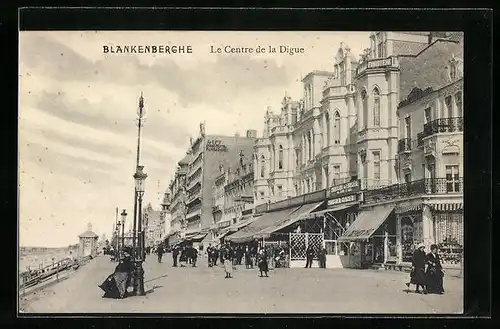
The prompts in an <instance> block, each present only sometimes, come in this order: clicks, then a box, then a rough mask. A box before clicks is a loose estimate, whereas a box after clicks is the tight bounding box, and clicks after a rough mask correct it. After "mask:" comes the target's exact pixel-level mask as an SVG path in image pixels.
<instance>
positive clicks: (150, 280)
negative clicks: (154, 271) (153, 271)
mask: <svg viewBox="0 0 500 329" xmlns="http://www.w3.org/2000/svg"><path fill="white" fill-rule="evenodd" d="M167 276H168V274H165V275H162V276H157V277H156V278H152V279H149V280H147V281H144V283H148V282H152V281H155V280H158V279H161V278H166V277H167Z"/></svg>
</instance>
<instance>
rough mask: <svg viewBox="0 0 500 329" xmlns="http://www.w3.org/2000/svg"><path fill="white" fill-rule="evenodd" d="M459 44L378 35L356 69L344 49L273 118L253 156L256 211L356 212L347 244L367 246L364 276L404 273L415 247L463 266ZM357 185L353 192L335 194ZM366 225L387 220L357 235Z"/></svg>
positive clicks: (453, 39) (437, 35)
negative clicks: (316, 205) (316, 204)
mask: <svg viewBox="0 0 500 329" xmlns="http://www.w3.org/2000/svg"><path fill="white" fill-rule="evenodd" d="M461 40H462V35H461V34H460V33H443V32H432V33H431V32H408V33H404V32H376V33H372V34H371V36H370V48H368V49H367V50H366V52H365V53H364V54H363V55H362V56H361V58H360V59H359V60H358V59H357V58H356V57H355V56H354V55H353V54H352V53H351V51H350V49H349V47H348V46H347V45H346V44H345V43H341V45H340V47H339V50H338V52H337V54H336V56H335V58H334V62H333V70H332V71H331V72H324V71H313V72H311V73H309V74H308V75H306V76H305V77H304V79H303V80H302V83H303V86H304V89H303V90H304V92H303V98H302V99H301V100H299V101H293V100H291V99H290V97H288V96H287V95H285V97H284V99H283V102H282V108H281V112H280V113H278V114H275V113H273V112H272V111H270V109H268V111H267V112H266V115H265V127H264V134H263V137H262V138H259V139H258V140H257V142H256V144H255V147H254V168H255V171H256V175H255V179H254V198H255V206H256V207H257V206H259V207H260V205H263V204H266V203H271V204H272V203H275V202H277V201H280V200H283V199H287V198H291V197H297V196H300V195H305V194H308V193H313V192H315V191H321V190H326V191H331V192H330V193H326V194H325V195H330V196H332V195H336V197H335V198H334V199H332V200H329V206H328V207H330V206H331V207H332V209H334V208H335V206H337V207H338V205H339V204H341V203H343V202H344V201H345V202H358V203H359V204H360V207H359V214H358V215H356V216H354V217H353V216H352V213H350V215H349V216H348V217H349V219H347V220H345V224H346V226H345V227H343V228H341V231H342V232H344V233H345V232H347V231H349V232H348V233H349V234H347V235H345V236H343V241H345V242H360V243H359V244H358V246H357V247H356V253H357V254H358V255H359V258H360V259H359V262H356V263H357V264H360V266H361V264H362V263H364V262H367V263H377V262H379V263H387V262H395V263H404V262H408V260H409V255H410V254H411V252H412V251H413V248H414V246H415V245H416V244H417V243H420V242H422V243H425V244H426V246H427V247H429V245H430V244H432V243H437V244H440V247H441V249H442V250H443V251H445V252H448V253H449V254H450V256H449V257H448V256H447V257H448V258H449V259H452V258H453V257H454V259H455V260H450V262H456V259H457V257H459V256H457V254H460V253H461V252H462V251H461V250H463V247H462V240H463V232H462V225H463V214H462V212H463V210H462V209H463V196H462V195H463V137H462V131H463V106H462V104H463V101H462V97H463V96H462V89H463V88H462V72H463V67H462V56H463V44H462V41H461ZM352 184H355V185H356V189H358V190H356V191H358V192H356V193H352V192H349V193H351V194H350V195H348V197H347V195H346V194H345V193H347V192H342V193H344V194H342V193H340V194H339V191H344V190H345V189H344V187H348V186H351V185H352ZM337 187H342V189H339V191H337ZM332 198H333V196H332ZM330 202H331V205H330ZM327 211H329V209H325V212H327ZM361 215H362V216H361ZM359 216H361V217H365V218H372V217H373V216H382V217H383V216H385V217H384V218H381V219H378V220H373V223H377V225H376V227H375V226H374V227H371V228H361V227H357V226H359V225H360V224H359V222H358V223H357V224H356V220H355V218H356V217H359ZM349 225H350V226H352V227H351V228H350V229H349V230H347V228H348V226H349ZM410 236H411V238H410ZM332 242H335V241H332ZM335 243H337V242H335ZM445 258H446V257H445Z"/></svg>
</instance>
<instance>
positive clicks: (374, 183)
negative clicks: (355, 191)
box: [361, 178, 392, 191]
mask: <svg viewBox="0 0 500 329" xmlns="http://www.w3.org/2000/svg"><path fill="white" fill-rule="evenodd" d="M390 185H392V181H391V180H389V179H366V178H363V179H361V190H362V191H366V190H376V189H379V188H383V187H386V186H390Z"/></svg>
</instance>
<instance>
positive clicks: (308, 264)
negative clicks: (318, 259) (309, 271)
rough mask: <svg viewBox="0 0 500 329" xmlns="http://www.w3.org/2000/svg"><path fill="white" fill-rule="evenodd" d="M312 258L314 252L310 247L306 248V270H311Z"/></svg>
mask: <svg viewBox="0 0 500 329" xmlns="http://www.w3.org/2000/svg"><path fill="white" fill-rule="evenodd" d="M313 258H314V250H313V248H312V247H311V246H309V247H307V250H306V268H311V266H312V261H313Z"/></svg>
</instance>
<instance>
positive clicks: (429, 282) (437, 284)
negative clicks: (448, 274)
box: [406, 244, 444, 295]
mask: <svg viewBox="0 0 500 329" xmlns="http://www.w3.org/2000/svg"><path fill="white" fill-rule="evenodd" d="M430 249H431V251H430V252H429V253H428V254H426V253H425V246H424V245H423V244H420V245H418V246H417V248H416V249H415V252H414V253H413V258H412V271H411V273H410V282H408V283H406V286H407V287H408V289H409V288H410V284H414V285H415V286H416V287H415V292H416V293H420V287H421V288H422V292H423V293H424V294H428V293H431V294H440V295H442V294H444V288H443V277H444V271H443V267H442V265H441V259H440V257H439V254H438V249H439V248H438V246H437V245H435V244H433V245H431V248H430Z"/></svg>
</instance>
